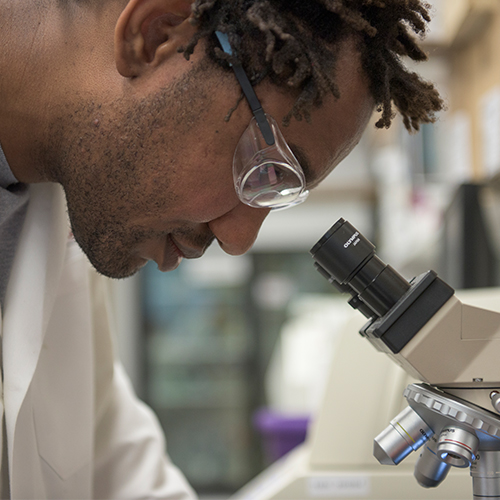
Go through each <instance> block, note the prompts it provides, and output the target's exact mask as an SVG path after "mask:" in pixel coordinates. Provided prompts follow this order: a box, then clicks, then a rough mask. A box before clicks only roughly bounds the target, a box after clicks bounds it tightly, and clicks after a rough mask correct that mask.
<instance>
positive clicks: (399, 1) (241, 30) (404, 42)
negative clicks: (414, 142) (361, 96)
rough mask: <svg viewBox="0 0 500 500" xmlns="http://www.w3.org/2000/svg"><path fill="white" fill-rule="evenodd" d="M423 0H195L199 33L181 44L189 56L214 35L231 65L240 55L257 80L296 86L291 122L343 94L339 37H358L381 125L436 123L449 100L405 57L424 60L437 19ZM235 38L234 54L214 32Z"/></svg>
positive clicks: (218, 53) (212, 48) (216, 50)
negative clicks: (430, 26) (429, 29)
mask: <svg viewBox="0 0 500 500" xmlns="http://www.w3.org/2000/svg"><path fill="white" fill-rule="evenodd" d="M429 9H430V6H429V5H428V4H427V3H425V2H423V1H422V0H195V1H194V3H193V6H192V10H193V19H192V22H193V24H195V25H196V26H197V28H198V29H197V32H196V34H195V35H194V37H193V38H192V39H191V41H190V42H189V43H188V44H187V45H186V46H185V47H182V48H181V49H180V51H181V52H183V53H184V55H185V57H186V58H187V59H189V57H190V55H191V54H192V53H193V51H194V48H195V47H196V45H197V43H198V42H199V40H200V39H202V38H206V39H207V40H208V44H207V51H208V54H209V56H210V57H211V58H212V59H213V60H214V61H216V62H217V63H218V64H219V65H220V66H222V67H224V68H226V69H229V67H230V63H231V59H232V57H235V58H237V59H238V61H239V62H240V63H241V64H242V65H243V67H244V69H245V71H246V72H247V74H248V75H249V77H250V79H251V81H252V84H253V85H256V84H258V83H259V82H261V81H262V80H264V79H265V78H269V79H270V80H271V81H272V82H273V83H274V84H276V85H278V86H280V87H282V88H289V89H291V90H294V91H295V92H296V95H297V98H296V101H295V103H294V105H293V108H292V109H291V110H290V112H289V113H288V115H287V116H286V117H285V119H284V120H283V121H284V124H285V125H287V124H288V123H289V121H290V119H291V118H292V117H294V118H295V119H297V120H302V119H306V120H309V119H310V110H311V109H312V108H313V107H317V106H320V105H321V104H322V101H323V98H324V97H325V96H326V95H327V94H332V95H333V96H334V97H336V98H339V96H340V95H339V89H338V86H337V84H336V77H335V74H336V69H337V68H336V62H337V53H338V50H336V49H338V46H339V43H338V42H340V41H342V40H344V39H346V38H347V37H348V36H352V35H356V34H357V40H358V42H357V43H358V50H359V51H360V54H361V61H362V65H363V69H364V73H365V75H366V76H367V78H368V82H369V88H370V91H371V94H372V96H373V98H374V100H375V103H376V105H377V111H378V112H380V113H381V116H380V119H379V120H378V121H377V122H376V126H377V127H378V128H388V127H389V126H390V124H391V121H392V119H393V118H394V116H395V113H394V111H393V104H394V106H395V107H396V109H397V110H398V111H399V112H400V113H401V115H402V117H403V122H404V125H405V127H406V128H407V129H408V130H410V131H412V130H418V129H419V125H420V124H421V123H430V122H434V121H435V119H436V117H435V113H436V112H437V111H439V110H441V109H442V108H443V101H442V100H441V98H440V97H439V94H438V92H437V90H436V89H435V87H434V86H433V85H432V84H431V83H428V82H426V81H424V80H422V79H421V78H420V76H419V75H417V74H416V73H414V72H412V71H409V70H408V69H407V68H406V67H405V65H404V63H403V62H402V58H403V57H408V58H410V59H412V60H414V61H424V60H426V59H427V56H426V54H425V53H424V52H423V51H422V49H421V48H420V47H419V45H418V38H420V39H421V38H423V37H424V35H425V31H426V26H427V23H428V22H429V21H430V16H429ZM216 31H221V32H223V33H226V34H227V35H228V37H229V42H230V43H231V46H232V49H233V54H234V56H230V55H228V54H226V53H224V52H223V51H222V50H221V49H220V47H219V45H218V43H217V40H216V37H215V36H214V33H215V32H216Z"/></svg>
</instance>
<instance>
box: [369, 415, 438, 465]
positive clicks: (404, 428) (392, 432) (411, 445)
mask: <svg viewBox="0 0 500 500" xmlns="http://www.w3.org/2000/svg"><path fill="white" fill-rule="evenodd" d="M433 433H434V432H433V431H432V429H431V428H430V427H429V426H428V425H427V424H426V423H425V422H424V421H423V420H422V418H421V417H420V415H419V414H418V413H417V412H416V411H415V410H413V409H412V408H411V407H410V406H408V407H406V408H405V409H404V410H403V411H402V412H401V413H400V414H399V415H398V416H397V417H396V418H394V419H392V420H391V423H390V424H389V425H388V426H387V427H386V428H385V429H384V430H383V431H382V432H381V433H380V434H379V435H378V436H377V437H376V438H375V440H374V443H373V455H374V456H375V458H376V459H377V460H378V461H379V462H380V463H381V464H382V465H398V464H399V463H400V462H402V461H403V460H404V459H405V458H406V457H407V456H408V455H409V454H410V453H411V452H412V451H416V450H418V448H420V446H422V445H423V444H424V443H425V442H426V441H427V440H428V439H429V438H430V437H431V436H432V434H433Z"/></svg>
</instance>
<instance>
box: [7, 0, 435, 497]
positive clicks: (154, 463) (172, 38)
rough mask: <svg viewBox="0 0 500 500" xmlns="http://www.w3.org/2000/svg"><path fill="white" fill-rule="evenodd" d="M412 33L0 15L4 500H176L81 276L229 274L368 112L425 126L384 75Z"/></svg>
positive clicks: (35, 6)
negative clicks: (156, 271)
mask: <svg viewBox="0 0 500 500" xmlns="http://www.w3.org/2000/svg"><path fill="white" fill-rule="evenodd" d="M428 21H429V13H428V7H427V6H426V5H425V3H424V2H421V1H419V0H407V1H401V0H383V1H382V0H311V1H306V0H297V1H295V0H293V1H290V0H263V1H258V0H233V1H229V0H226V1H224V0H196V1H195V2H191V1H190V0H0V28H1V31H0V33H1V41H2V44H3V47H4V50H3V51H2V53H1V55H0V65H1V67H2V72H1V76H0V91H1V94H0V95H1V96H2V99H1V100H0V116H1V118H2V120H0V145H1V154H0V255H1V259H0V304H1V307H2V323H1V330H0V331H1V332H2V346H3V361H2V368H3V377H2V381H3V395H4V397H3V411H2V415H3V423H4V429H5V432H4V439H3V444H2V447H3V451H2V454H1V456H2V460H1V462H2V466H1V467H2V472H3V474H2V479H1V491H2V498H5V497H9V496H10V497H12V498H171V499H174V498H175V499H181V498H182V499H184V498H193V495H194V493H193V492H192V491H191V489H190V488H189V486H188V485H187V483H186V482H185V480H184V479H183V477H182V474H181V473H180V472H179V471H178V470H177V469H176V468H175V467H174V466H173V465H172V464H171V463H170V462H169V460H168V458H167V456H166V455H165V453H164V443H163V437H162V433H161V431H160V429H159V427H158V424H157V422H156V419H155V418H154V416H153V415H152V414H151V412H150V410H149V409H148V408H146V407H145V406H144V405H143V404H142V403H140V402H139V401H138V400H137V399H136V398H135V396H134V395H133V392H132V390H131V388H130V386H129V383H128V381H127V379H126V376H125V375H124V374H123V370H122V368H121V367H120V364H119V363H118V362H117V361H114V359H113V349H112V343H111V340H110V339H111V334H110V324H109V320H108V313H107V309H106V293H105V284H103V279H102V276H101V275H104V276H107V277H111V278H123V277H127V276H130V275H132V274H134V273H135V272H137V270H138V269H140V268H141V267H142V266H143V265H144V264H145V263H146V262H147V261H148V260H154V261H155V262H156V263H157V264H158V267H159V268H160V269H161V270H162V271H169V270H172V269H175V268H176V267H177V266H178V265H179V263H180V262H181V260H182V259H183V258H198V257H201V256H202V255H203V253H204V251H205V250H206V248H207V247H208V246H209V245H210V244H211V243H212V242H214V241H215V242H217V243H218V244H219V245H220V246H221V248H222V249H223V250H224V251H226V252H228V253H230V254H233V255H239V254H242V253H244V252H246V251H247V250H248V249H249V248H250V247H251V246H252V244H253V242H254V241H255V239H256V237H257V234H258V231H259V228H260V226H261V224H262V223H263V221H264V219H265V218H266V217H267V216H268V215H269V213H270V211H271V209H272V208H276V207H280V208H281V204H286V205H293V204H294V203H296V202H298V201H302V199H305V197H306V192H307V191H309V190H311V189H314V187H315V186H317V185H318V184H319V183H320V182H321V181H322V180H323V179H324V178H325V177H326V176H327V175H328V174H329V173H330V172H331V171H332V170H333V169H334V168H335V166H336V165H337V164H338V163H339V162H340V161H341V160H342V159H343V158H345V156H347V155H348V154H349V152H350V151H351V150H352V149H353V147H354V146H355V145H356V144H357V142H358V141H359V139H360V137H361V135H362V133H363V131H364V129H365V127H366V125H367V123H368V121H369V119H370V117H371V115H372V113H373V111H374V110H376V112H378V113H379V114H380V116H379V117H378V121H377V126H378V127H388V126H389V125H390V123H391V120H392V118H393V116H394V110H397V111H399V113H400V114H401V115H402V117H403V121H404V123H405V125H406V127H407V128H408V129H409V130H413V129H418V127H419V124H421V123H426V122H431V121H433V120H434V119H435V114H436V113H437V112H438V111H439V110H440V109H441V108H442V101H441V99H440V97H439V95H438V93H437V91H436V89H435V88H434V86H433V85H432V84H430V83H428V82H425V81H423V80H422V79H421V78H420V77H419V76H418V75H417V74H415V73H413V72H411V71H408V70H407V69H406V67H405V65H404V63H403V61H402V58H404V57H409V58H411V59H413V60H416V61H421V60H425V59H426V55H425V54H424V52H423V51H422V50H421V49H420V48H419V46H418V43H417V42H416V41H415V36H417V37H418V36H419V35H422V34H424V32H425V28H426V23H427V22H428ZM259 110H260V111H259ZM260 134H263V136H264V138H263V139H262V138H260ZM258 141H260V142H258ZM257 142H258V144H259V145H257V146H256V144H257ZM268 147H274V148H275V150H276V151H278V152H279V155H281V156H279V155H278V157H274V156H265V154H270V153H269V152H267V153H265V151H267V148H268ZM252 148H253V149H252ZM249 151H251V152H249ZM261 153H262V154H261ZM264 153H265V154H264ZM273 154H274V153H273ZM259 155H260V156H259ZM262 155H264V156H262ZM257 157H263V158H264V160H263V161H262V162H261V163H260V164H259V165H256V164H254V163H252V162H255V161H256V160H255V158H257ZM280 165H281V166H283V169H282V168H281V166H280ZM245 169H247V170H248V172H250V173H251V175H250V174H249V176H248V178H244V176H243V177H242V178H241V179H240V178H238V179H237V178H236V177H235V175H234V172H235V171H238V172H240V171H245V172H246V171H247V170H245ZM289 172H292V177H291V178H290V179H288V178H287V177H286V176H287V175H288V173H289ZM242 179H243V180H242ZM276 186H281V187H276ZM283 186H284V187H285V188H286V189H284V188H283ZM296 186H298V187H297V188H296ZM289 188H290V189H292V188H293V189H296V192H295V191H294V193H292V192H291V191H290V189H289ZM293 189H292V191H293ZM277 193H278V194H277ZM254 195H255V196H254ZM276 200H277V201H276ZM75 241H76V243H75ZM82 251H83V253H82ZM87 259H88V261H90V263H91V264H92V266H93V268H94V269H95V270H96V271H97V273H96V272H95V271H94V270H92V269H91V267H90V266H89V265H88V262H87Z"/></svg>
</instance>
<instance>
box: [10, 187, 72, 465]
mask: <svg viewBox="0 0 500 500" xmlns="http://www.w3.org/2000/svg"><path fill="white" fill-rule="evenodd" d="M29 189H30V201H29V206H28V211H27V214H26V219H25V222H24V225H23V229H22V232H21V237H20V240H19V245H18V249H17V253H16V257H15V259H14V263H13V266H12V271H11V276H10V280H9V285H8V288H7V292H6V296H5V307H4V314H3V332H2V337H3V339H2V341H3V372H4V405H5V417H6V424H7V442H8V450H9V462H11V461H12V456H13V448H14V432H15V427H16V420H17V417H18V415H19V410H20V408H21V405H22V403H23V400H24V398H25V396H26V392H27V391H28V388H29V385H30V383H31V380H32V377H33V374H34V372H35V369H36V365H37V362H38V357H39V354H40V350H41V348H42V344H43V337H44V334H45V331H46V328H47V322H48V320H49V318H50V313H51V310H52V306H53V304H54V299H55V294H56V290H57V284H58V282H59V279H60V276H61V270H62V265H63V262H64V255H65V252H66V242H67V239H68V234H69V223H68V220H67V215H66V210H65V199H64V193H63V191H62V188H61V187H60V186H59V185H56V184H49V183H44V184H36V185H31V186H30V188H29Z"/></svg>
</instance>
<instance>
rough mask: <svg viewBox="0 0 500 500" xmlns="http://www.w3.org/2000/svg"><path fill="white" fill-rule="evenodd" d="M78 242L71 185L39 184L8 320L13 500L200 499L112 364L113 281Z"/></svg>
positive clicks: (1, 326)
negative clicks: (71, 219)
mask: <svg viewBox="0 0 500 500" xmlns="http://www.w3.org/2000/svg"><path fill="white" fill-rule="evenodd" d="M68 235H69V225H68V222H67V215H66V210H65V201H64V194H63V192H62V190H61V188H60V187H59V186H58V185H55V184H39V185H32V186H30V203H29V207H28V213H27V216H26V221H25V224H24V226H23V231H22V234H21V239H20V242H19V247H18V251H17V254H16V258H15V261H14V264H13V268H12V273H11V279H10V281H9V286H8V289H7V294H6V299H5V308H4V314H3V321H2V322H0V332H1V333H2V340H3V369H4V383H3V396H4V397H3V402H4V405H5V418H6V428H7V444H8V460H9V475H10V489H11V498H15V499H45V498H47V499H48V498H50V499H65V500H67V499H88V498H102V499H104V498H106V499H107V498H117V499H118V498H119V499H128V498H165V499H171V500H173V499H175V500H181V499H182V500H187V499H192V498H195V495H194V493H193V491H192V490H191V489H190V487H189V486H188V484H187V483H186V481H185V479H184V477H183V476H182V474H181V473H180V472H179V471H178V469H176V468H175V467H174V466H173V465H172V464H171V462H170V461H169V459H168V458H167V456H166V455H165V452H164V440H163V434H162V431H161V429H160V427H159V424H158V422H157V420H156V418H155V417H154V415H153V414H152V412H151V410H150V409H149V408H147V407H146V406H145V405H144V404H143V403H141V402H140V401H139V400H138V399H137V398H136V397H135V395H134V394H133V391H132V388H131V386H130V383H129V381H128V379H127V377H126V376H125V374H124V372H123V369H122V368H121V367H120V365H119V363H118V362H116V361H115V360H114V355H113V345H112V344H113V343H112V337H111V334H110V322H109V316H108V309H107V299H106V296H107V294H106V292H105V288H106V286H107V285H106V280H105V279H104V278H102V277H100V276H99V275H97V273H95V272H94V271H93V270H92V269H91V267H90V265H89V264H88V262H87V260H86V258H85V257H84V256H83V254H82V252H81V251H80V250H79V248H78V247H77V245H76V244H75V243H74V242H72V241H71V240H70V239H69V238H68Z"/></svg>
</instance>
